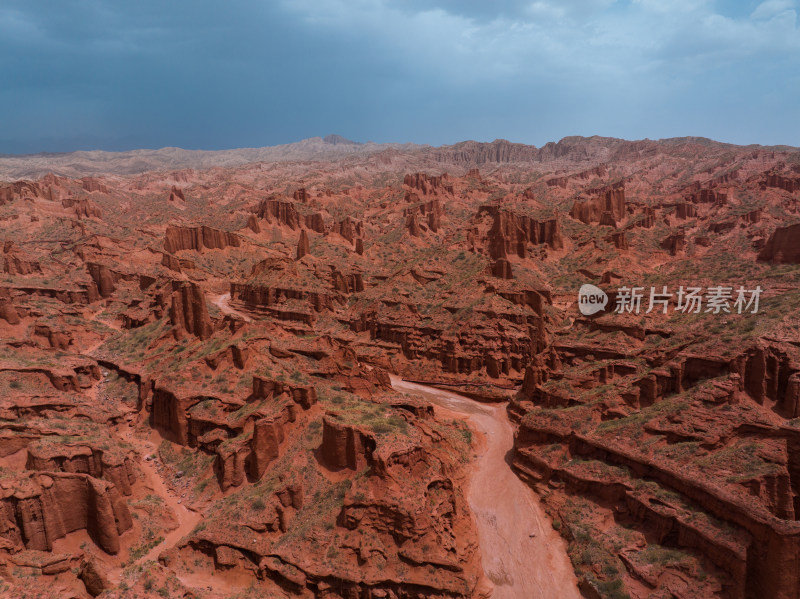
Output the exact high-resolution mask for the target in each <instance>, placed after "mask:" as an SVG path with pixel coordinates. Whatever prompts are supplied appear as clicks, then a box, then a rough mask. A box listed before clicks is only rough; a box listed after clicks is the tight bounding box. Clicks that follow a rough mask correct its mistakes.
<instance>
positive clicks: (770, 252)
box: [758, 223, 800, 264]
mask: <svg viewBox="0 0 800 599" xmlns="http://www.w3.org/2000/svg"><path fill="white" fill-rule="evenodd" d="M758 259H759V260H764V261H766V262H772V263H774V264H786V263H789V264H800V223H798V224H796V225H791V226H788V227H778V228H777V229H776V230H775V232H774V233H772V235H770V237H769V239H768V240H767V243H766V245H765V246H764V249H763V250H761V252H760V253H759V254H758Z"/></svg>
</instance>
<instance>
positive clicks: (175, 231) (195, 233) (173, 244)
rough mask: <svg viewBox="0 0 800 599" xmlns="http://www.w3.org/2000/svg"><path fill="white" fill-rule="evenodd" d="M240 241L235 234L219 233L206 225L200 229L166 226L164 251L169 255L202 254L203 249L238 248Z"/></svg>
mask: <svg viewBox="0 0 800 599" xmlns="http://www.w3.org/2000/svg"><path fill="white" fill-rule="evenodd" d="M240 243H241V241H240V239H239V236H238V235H236V233H230V232H228V231H221V230H219V229H214V228H212V227H208V226H206V225H202V226H200V227H179V226H174V225H169V226H167V231H166V233H164V249H165V250H166V251H167V252H169V253H170V254H174V253H175V252H178V251H181V250H194V251H196V252H202V251H203V250H204V249H210V250H214V249H223V248H226V247H229V246H231V247H239V245H240Z"/></svg>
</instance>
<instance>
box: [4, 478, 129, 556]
mask: <svg viewBox="0 0 800 599" xmlns="http://www.w3.org/2000/svg"><path fill="white" fill-rule="evenodd" d="M0 505H2V506H3V508H4V509H2V510H0V529H2V532H0V536H2V538H3V539H4V540H5V541H6V543H7V544H8V545H9V546H10V547H14V548H17V549H23V548H25V549H36V550H40V551H51V550H52V549H53V542H54V541H56V540H57V539H60V538H62V537H64V536H65V535H67V534H68V533H71V532H74V531H76V530H81V529H85V530H86V531H87V532H88V533H89V534H90V535H91V536H92V538H93V539H94V540H95V542H96V543H97V544H98V545H99V546H100V547H101V548H102V549H103V550H104V551H106V552H107V553H111V554H115V553H118V552H119V550H120V541H119V535H120V534H121V533H123V532H125V531H126V530H128V529H129V528H131V526H132V522H131V516H130V512H129V511H128V506H127V504H126V503H125V501H124V500H123V499H122V497H121V496H120V495H119V493H118V492H117V489H116V488H115V487H114V485H113V484H111V483H109V482H106V481H102V480H98V479H96V478H93V477H91V476H88V475H86V474H66V473H55V472H48V473H46V474H45V473H36V474H30V475H28V476H21V477H18V478H17V479H15V480H14V482H13V483H12V484H11V485H6V486H5V487H4V488H3V489H2V490H1V491H0Z"/></svg>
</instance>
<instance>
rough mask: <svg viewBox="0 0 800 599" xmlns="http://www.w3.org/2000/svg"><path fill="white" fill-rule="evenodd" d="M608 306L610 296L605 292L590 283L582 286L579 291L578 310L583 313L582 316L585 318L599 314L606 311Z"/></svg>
mask: <svg viewBox="0 0 800 599" xmlns="http://www.w3.org/2000/svg"><path fill="white" fill-rule="evenodd" d="M606 304H608V296H607V295H606V292H605V291H603V290H602V289H600V288H599V287H595V286H594V285H590V284H589V283H586V284H585V285H581V288H580V290H579V291H578V310H580V311H581V314H583V315H584V316H591V315H592V314H597V313H598V312H602V311H603V310H604V309H605V307H606Z"/></svg>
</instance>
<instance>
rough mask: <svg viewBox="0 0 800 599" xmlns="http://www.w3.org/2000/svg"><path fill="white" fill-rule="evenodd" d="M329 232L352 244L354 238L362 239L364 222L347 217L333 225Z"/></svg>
mask: <svg viewBox="0 0 800 599" xmlns="http://www.w3.org/2000/svg"><path fill="white" fill-rule="evenodd" d="M331 232H333V233H338V234H339V235H341V236H342V237H344V238H345V239H346V240H347V241H349V242H350V243H353V242H354V241H355V239H356V237H362V236H363V235H364V222H363V221H360V220H355V219H353V218H351V217H349V216H348V217H346V218H344V219H342V220H340V221H337V222H336V223H334V225H333V229H331Z"/></svg>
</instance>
